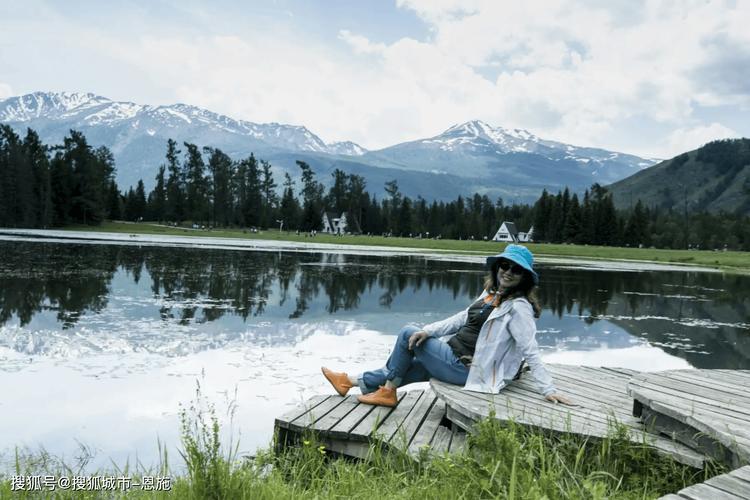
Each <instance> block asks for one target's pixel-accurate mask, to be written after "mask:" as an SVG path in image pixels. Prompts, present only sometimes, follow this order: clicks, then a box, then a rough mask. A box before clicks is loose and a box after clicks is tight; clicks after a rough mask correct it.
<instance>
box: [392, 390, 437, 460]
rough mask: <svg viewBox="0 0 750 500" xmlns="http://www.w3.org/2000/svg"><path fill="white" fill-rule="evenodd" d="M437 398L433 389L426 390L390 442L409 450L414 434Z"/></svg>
mask: <svg viewBox="0 0 750 500" xmlns="http://www.w3.org/2000/svg"><path fill="white" fill-rule="evenodd" d="M436 400H437V396H435V394H434V393H433V392H432V391H425V394H424V395H423V396H422V397H421V398H419V401H418V402H417V404H416V405H415V407H414V409H413V410H412V411H411V412H410V413H409V415H408V416H407V417H406V419H405V420H404V421H403V423H402V424H401V427H400V428H399V430H398V432H396V433H395V434H393V435H392V436H391V439H390V440H389V441H388V443H389V444H390V445H392V446H395V447H396V448H399V449H402V450H407V449H408V448H409V444H410V443H411V441H412V439H413V438H414V435H415V434H416V433H417V431H418V430H419V426H420V425H422V421H423V420H424V419H425V417H426V416H427V414H428V413H429V411H430V409H431V408H432V406H433V405H434V403H435V401H436Z"/></svg>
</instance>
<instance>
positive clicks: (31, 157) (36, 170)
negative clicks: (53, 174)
mask: <svg viewBox="0 0 750 500" xmlns="http://www.w3.org/2000/svg"><path fill="white" fill-rule="evenodd" d="M23 149H24V153H25V155H26V163H27V164H28V165H30V167H31V174H32V178H33V180H32V183H33V197H32V200H33V205H34V209H33V210H34V217H33V226H34V227H42V228H46V227H48V226H50V225H51V224H52V188H51V186H50V172H49V158H48V157H47V146H45V145H44V144H42V141H41V140H40V139H39V135H38V134H37V133H36V132H35V131H33V130H31V129H28V131H27V132H26V137H25V138H24V140H23Z"/></svg>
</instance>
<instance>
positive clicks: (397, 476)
mask: <svg viewBox="0 0 750 500" xmlns="http://www.w3.org/2000/svg"><path fill="white" fill-rule="evenodd" d="M181 420H182V450H181V456H182V459H183V461H184V462H185V464H184V465H185V467H184V470H185V471H186V472H185V473H184V474H183V475H180V476H178V477H176V478H175V481H174V486H173V489H172V491H171V492H143V491H136V490H131V491H130V492H127V493H117V494H114V495H113V494H110V493H106V494H102V493H101V492H99V493H96V492H89V493H86V492H72V491H67V492H58V495H57V498H101V497H105V498H111V497H123V498H165V497H172V498H180V499H274V500H275V499H285V498H362V499H371V498H404V499H407V498H408V499H413V498H414V499H433V498H467V499H471V498H508V499H525V498H549V499H569V498H574V499H575V498H581V499H589V498H592V499H594V498H627V499H629V498H655V497H658V496H660V495H663V494H665V493H669V492H675V491H677V490H679V489H681V488H683V487H685V486H687V485H690V484H693V483H695V482H699V481H703V480H705V479H707V478H708V477H710V476H712V475H714V474H716V473H718V472H719V470H718V469H717V468H716V467H715V466H713V465H710V466H709V467H708V468H707V469H706V470H704V471H696V470H695V469H692V468H690V467H687V466H683V465H680V464H677V463H675V462H673V461H672V460H670V459H668V458H665V457H662V456H660V455H657V454H656V453H655V452H654V451H653V450H651V449H649V448H648V447H646V446H640V445H638V444H634V443H632V442H630V441H628V440H627V439H626V432H627V430H626V428H625V427H617V426H615V427H614V428H613V433H612V435H611V436H610V437H609V438H607V439H604V440H596V441H594V440H587V439H585V438H583V437H577V436H571V435H554V434H551V433H546V432H542V431H535V430H530V429H528V428H526V427H523V426H520V425H515V424H513V423H510V424H507V423H506V424H503V423H502V422H500V421H498V420H495V419H487V420H484V421H482V422H480V423H479V424H478V425H477V427H476V432H475V433H474V434H473V435H472V436H470V438H469V442H468V445H469V446H468V450H467V452H466V453H465V454H463V455H441V456H430V455H429V454H428V452H427V450H424V451H423V453H422V456H421V457H420V458H421V459H420V460H413V459H411V458H408V457H406V456H404V455H403V454H400V453H398V452H390V451H388V450H385V449H383V448H381V447H379V446H377V445H373V446H372V447H371V448H370V454H369V457H368V459H367V460H363V461H355V460H351V459H346V458H343V457H336V456H333V454H332V453H330V452H329V451H328V450H326V449H325V447H324V446H322V445H320V444H319V443H317V442H316V441H315V438H314V436H313V435H307V436H304V437H303V438H302V440H301V443H300V446H298V447H294V448H290V449H287V450H286V451H284V452H282V453H279V454H274V453H272V452H271V451H264V452H261V453H260V454H259V455H258V456H256V457H252V458H250V457H244V458H241V457H239V456H238V453H237V445H236V444H233V440H232V439H229V444H228V445H227V446H223V445H222V443H221V439H220V434H221V432H220V431H221V429H220V426H219V421H218V419H217V417H216V414H215V410H214V408H213V406H210V405H207V406H204V405H202V404H193V405H191V406H190V407H189V408H188V409H186V410H183V412H182V414H181ZM164 462H166V455H165V456H164ZM49 467H52V468H53V469H54V470H45V471H42V469H45V468H49ZM16 468H17V473H24V472H23V471H26V472H25V473H28V472H31V471H33V472H37V473H47V474H51V473H58V474H59V473H63V472H67V473H70V472H68V471H69V470H70V468H67V466H64V465H62V466H60V464H59V463H56V462H54V461H49V459H47V461H46V462H44V463H40V462H39V461H38V460H36V461H35V459H34V457H31V456H26V457H20V458H19V460H17V462H16ZM160 468H161V472H168V470H169V469H168V467H167V464H166V463H163V464H161V465H160ZM124 471H125V472H127V467H126V468H125V470H124ZM39 496H40V497H47V496H50V495H49V494H48V493H46V492H45V493H44V494H42V495H39ZM0 497H2V498H32V497H33V496H32V495H27V494H24V493H18V492H11V491H10V483H9V481H8V480H7V478H5V479H4V480H3V481H2V483H0Z"/></svg>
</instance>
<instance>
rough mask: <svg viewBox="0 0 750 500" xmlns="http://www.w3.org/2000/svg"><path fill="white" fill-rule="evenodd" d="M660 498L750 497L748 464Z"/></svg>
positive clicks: (676, 499) (671, 499) (698, 499)
mask: <svg viewBox="0 0 750 500" xmlns="http://www.w3.org/2000/svg"><path fill="white" fill-rule="evenodd" d="M661 498H662V499H667V500H685V499H688V500H702V499H704V498H705V499H709V498H710V499H714V498H716V499H719V500H721V499H731V500H738V499H746V500H747V499H750V466H745V467H742V468H740V469H736V470H733V471H732V472H729V473H727V474H722V475H720V476H716V477H712V478H711V479H709V480H708V481H705V482H703V483H700V484H694V485H693V486H688V487H687V488H684V489H682V490H680V491H678V492H677V493H673V494H671V495H666V496H663V497H661Z"/></svg>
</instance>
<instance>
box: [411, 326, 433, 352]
mask: <svg viewBox="0 0 750 500" xmlns="http://www.w3.org/2000/svg"><path fill="white" fill-rule="evenodd" d="M429 337H430V334H429V333H427V332H425V331H424V330H419V331H418V332H414V333H412V334H411V337H409V350H410V351H411V350H412V349H414V346H415V345H418V346H419V345H422V342H424V341H425V340H427V339H428V338H429Z"/></svg>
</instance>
